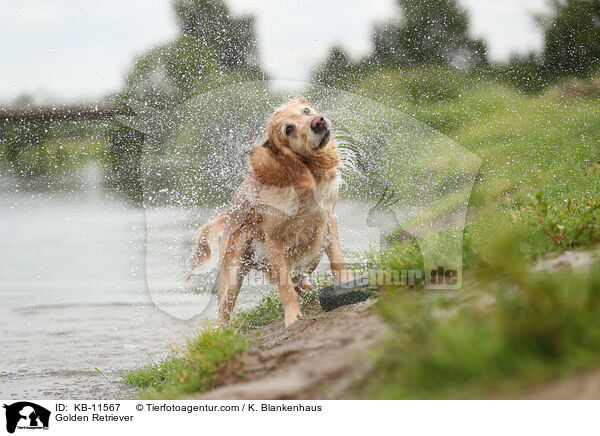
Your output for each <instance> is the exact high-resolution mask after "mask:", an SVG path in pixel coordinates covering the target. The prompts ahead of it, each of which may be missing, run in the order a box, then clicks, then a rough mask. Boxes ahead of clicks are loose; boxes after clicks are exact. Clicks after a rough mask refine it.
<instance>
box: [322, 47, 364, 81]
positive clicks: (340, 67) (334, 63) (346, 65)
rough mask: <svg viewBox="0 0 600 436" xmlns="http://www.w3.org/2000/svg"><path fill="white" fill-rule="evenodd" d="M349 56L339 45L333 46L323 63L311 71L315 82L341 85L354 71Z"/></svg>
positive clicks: (351, 76) (350, 77) (349, 78)
mask: <svg viewBox="0 0 600 436" xmlns="http://www.w3.org/2000/svg"><path fill="white" fill-rule="evenodd" d="M355 70H356V68H355V66H354V65H353V63H352V60H351V59H350V56H348V54H347V53H346V52H345V51H344V49H343V48H341V47H333V48H332V49H331V51H330V52H329V54H328V55H327V57H326V58H325V60H324V61H323V63H321V65H320V66H319V67H317V69H316V70H315V71H314V72H313V75H312V76H313V80H314V81H315V82H316V83H319V84H322V85H326V86H334V87H343V86H344V85H345V84H346V83H348V81H349V80H351V79H352V78H353V73H355V72H356V71H355Z"/></svg>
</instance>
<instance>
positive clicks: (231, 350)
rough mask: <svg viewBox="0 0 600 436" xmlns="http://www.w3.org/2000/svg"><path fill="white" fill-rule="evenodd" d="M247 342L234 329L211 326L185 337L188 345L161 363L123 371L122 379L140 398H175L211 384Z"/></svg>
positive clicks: (203, 389) (198, 390) (208, 388)
mask: <svg viewBox="0 0 600 436" xmlns="http://www.w3.org/2000/svg"><path fill="white" fill-rule="evenodd" d="M246 347H247V341H246V340H245V339H244V338H243V337H242V336H240V335H238V334H237V333H236V332H235V331H233V330H231V329H223V328H210V327H207V328H205V329H204V330H202V331H200V332H198V333H197V334H195V335H194V336H191V337H190V338H188V340H187V347H186V348H185V349H184V350H182V351H181V352H180V353H178V354H177V355H174V356H169V357H167V358H165V359H163V360H161V361H160V362H157V363H153V364H150V365H146V366H144V367H141V368H138V369H134V370H131V371H128V372H126V373H125V374H123V376H122V380H123V382H124V383H125V384H127V385H128V386H130V387H133V388H136V389H139V392H138V396H139V398H143V399H144V398H145V399H149V398H157V399H160V398H162V399H174V398H179V397H181V396H182V395H185V394H192V393H201V392H205V391H208V390H210V389H211V388H212V387H214V383H215V381H216V380H217V378H218V376H219V371H220V369H221V368H222V367H223V365H225V364H226V363H227V362H229V361H230V360H231V358H232V357H234V356H236V355H238V354H240V353H242V352H243V351H244V350H245V349H246Z"/></svg>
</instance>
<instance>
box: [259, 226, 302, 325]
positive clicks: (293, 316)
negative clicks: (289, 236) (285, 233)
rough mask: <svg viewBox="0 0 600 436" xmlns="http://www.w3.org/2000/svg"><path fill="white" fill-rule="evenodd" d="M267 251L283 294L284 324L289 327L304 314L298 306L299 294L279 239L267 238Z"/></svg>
mask: <svg viewBox="0 0 600 436" xmlns="http://www.w3.org/2000/svg"><path fill="white" fill-rule="evenodd" d="M265 242H266V245H267V253H268V255H269V262H270V263H271V272H272V274H273V275H274V277H273V278H274V279H275V280H276V281H277V287H278V288H279V295H281V304H282V305H283V311H284V313H285V316H284V324H285V326H286V327H289V326H290V325H291V324H293V323H294V321H296V320H297V319H298V318H299V317H301V316H302V312H300V306H298V295H297V294H296V291H295V290H294V284H293V283H292V277H291V275H290V263H289V261H288V259H287V258H286V257H285V253H284V252H283V247H282V245H281V244H280V243H278V242H277V241H275V240H273V239H270V238H267V239H266V241H265Z"/></svg>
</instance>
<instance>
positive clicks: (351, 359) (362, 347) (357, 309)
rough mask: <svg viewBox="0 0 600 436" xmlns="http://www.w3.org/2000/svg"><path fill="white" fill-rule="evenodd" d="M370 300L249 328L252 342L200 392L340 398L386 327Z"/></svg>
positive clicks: (247, 396) (242, 396)
mask: <svg viewBox="0 0 600 436" xmlns="http://www.w3.org/2000/svg"><path fill="white" fill-rule="evenodd" d="M372 304H373V301H372V300H371V301H364V302H362V303H357V304H354V305H350V306H345V307H341V308H338V309H336V310H333V311H331V312H327V313H320V314H317V315H313V316H307V317H306V319H304V320H303V321H302V322H299V323H296V324H294V325H293V326H292V327H291V328H289V329H285V328H284V326H283V321H279V322H276V323H273V324H271V325H268V326H265V327H262V328H260V329H258V330H256V331H254V332H251V333H250V336H251V338H252V340H253V342H255V343H256V345H254V346H253V347H252V348H251V349H250V350H249V351H247V352H246V353H244V354H242V355H241V356H238V357H237V358H236V359H234V360H233V361H232V362H230V363H229V364H228V365H227V367H226V368H225V369H224V371H223V374H222V375H221V377H220V379H219V381H218V383H217V385H218V387H217V388H215V389H213V390H212V391H210V392H207V393H205V394H203V395H201V396H199V398H202V399H335V398H343V397H344V395H345V392H346V390H347V388H348V387H349V385H350V384H351V383H352V381H353V380H355V379H356V378H357V377H360V375H361V374H364V373H365V372H366V371H368V370H369V365H368V363H367V362H368V359H366V358H365V357H366V354H367V353H368V350H369V348H370V346H371V345H373V344H374V343H375V342H376V341H377V340H378V339H379V338H380V337H381V335H382V334H384V332H385V326H384V324H383V322H382V321H381V320H380V319H379V318H378V317H377V315H375V314H374V313H373V312H372V311H371V310H370V307H371V306H372ZM219 385H220V386H219ZM196 398H198V397H196Z"/></svg>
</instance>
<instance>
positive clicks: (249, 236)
mask: <svg viewBox="0 0 600 436" xmlns="http://www.w3.org/2000/svg"><path fill="white" fill-rule="evenodd" d="M339 165H340V155H339V153H338V150H337V146H336V144H335V142H334V141H333V140H332V138H331V130H330V121H329V120H328V119H327V118H325V117H323V116H322V115H320V114H318V113H317V112H316V111H315V110H314V109H313V108H312V107H311V106H310V105H309V103H308V101H307V100H306V99H304V98H294V99H290V100H288V101H287V102H286V103H285V104H284V105H283V106H281V107H279V108H278V109H277V110H276V111H275V113H274V114H273V115H272V116H271V117H270V118H269V120H268V122H267V129H266V138H265V139H264V140H263V141H261V142H260V143H259V144H257V145H256V146H254V148H253V150H252V153H251V155H250V158H249V170H248V175H247V176H246V179H245V180H244V182H243V183H242V184H241V185H240V187H239V188H238V189H237V191H236V192H235V194H234V195H233V198H232V201H231V206H230V207H229V209H227V210H226V211H224V212H222V213H221V214H220V215H219V216H218V217H217V218H215V219H214V220H212V221H211V222H209V223H208V224H206V225H204V226H202V227H201V228H200V230H199V235H198V240H197V244H196V249H195V252H194V260H193V266H192V273H193V271H194V269H195V268H197V267H200V266H201V265H203V264H204V263H205V262H207V261H208V260H209V259H210V257H211V254H212V252H213V251H217V249H218V255H219V292H218V303H219V322H220V323H221V324H222V325H226V324H228V323H229V320H230V318H231V313H232V311H233V307H234V305H235V300H236V297H237V294H238V292H239V289H240V286H241V284H242V281H243V279H244V276H245V275H246V273H247V272H248V271H249V270H250V269H256V270H260V271H264V272H265V273H267V275H268V276H269V277H270V278H271V280H273V281H275V282H276V284H277V287H278V288H279V293H280V295H281V302H282V303H283V308H284V311H285V320H284V322H285V326H286V327H287V326H289V325H290V324H292V323H293V322H294V321H296V320H297V319H298V318H299V317H301V316H302V313H301V311H300V307H299V305H298V294H302V293H303V292H304V291H308V290H311V289H312V286H311V284H310V283H309V282H308V280H307V279H306V276H307V275H308V274H310V273H312V272H313V271H314V269H315V268H316V266H317V264H318V263H319V261H320V259H321V257H322V255H323V251H324V252H325V253H327V256H328V257H329V262H330V264H331V269H332V272H333V274H334V277H335V280H336V282H338V283H339V282H341V281H344V280H346V279H347V278H348V272H347V268H346V263H345V262H344V258H343V256H342V251H341V248H340V242H339V238H338V228H337V221H336V216H335V213H334V207H335V204H336V202H337V198H338V186H339V182H340V174H339V170H338V167H339ZM190 276H191V274H190ZM188 279H189V277H188Z"/></svg>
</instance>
